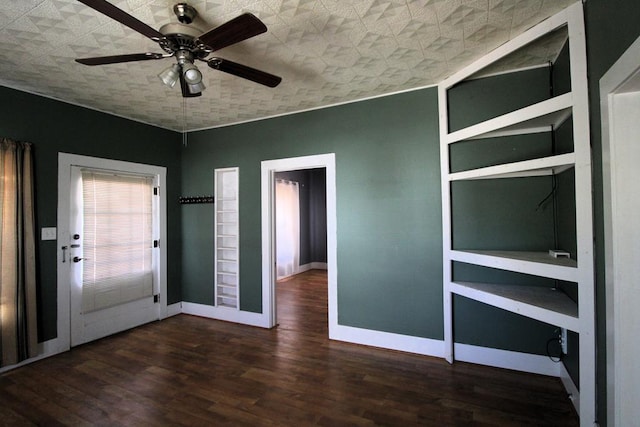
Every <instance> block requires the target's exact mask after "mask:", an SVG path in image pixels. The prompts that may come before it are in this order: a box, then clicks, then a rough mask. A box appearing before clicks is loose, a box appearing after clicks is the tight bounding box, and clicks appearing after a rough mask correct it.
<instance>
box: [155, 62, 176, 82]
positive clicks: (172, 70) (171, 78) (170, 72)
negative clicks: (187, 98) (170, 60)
mask: <svg viewBox="0 0 640 427" xmlns="http://www.w3.org/2000/svg"><path fill="white" fill-rule="evenodd" d="M158 77H159V78H160V80H162V83H164V84H165V85H167V86H169V87H174V86H175V85H176V82H177V81H178V80H179V79H180V66H179V65H178V64H173V65H172V66H171V67H169V68H167V69H166V70H164V71H162V72H161V73H160V74H158Z"/></svg>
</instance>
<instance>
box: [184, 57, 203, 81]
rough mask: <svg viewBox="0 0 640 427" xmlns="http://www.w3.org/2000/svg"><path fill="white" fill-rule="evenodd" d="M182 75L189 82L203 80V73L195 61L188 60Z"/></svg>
mask: <svg viewBox="0 0 640 427" xmlns="http://www.w3.org/2000/svg"><path fill="white" fill-rule="evenodd" d="M182 76H183V77H184V80H185V81H186V82H187V84H190V85H195V84H198V83H200V82H202V73H201V72H200V70H198V67H196V66H195V65H194V64H193V63H191V62H187V63H185V64H183V65H182Z"/></svg>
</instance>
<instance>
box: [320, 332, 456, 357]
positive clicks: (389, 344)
mask: <svg viewBox="0 0 640 427" xmlns="http://www.w3.org/2000/svg"><path fill="white" fill-rule="evenodd" d="M330 338H331V339H332V340H336V341H344V342H348V343H352V344H360V345H367V346H371V347H378V348H386V349H389V350H398V351H404V352H407V353H415V354H421V355H423V356H434V357H443V355H444V342H443V341H441V340H434V339H430V338H421V337H413V336H410V335H402V334H395V333H392V332H381V331H374V330H372V329H363V328H356V327H353V326H344V325H337V326H336V327H335V328H334V329H333V330H332V331H331V333H330Z"/></svg>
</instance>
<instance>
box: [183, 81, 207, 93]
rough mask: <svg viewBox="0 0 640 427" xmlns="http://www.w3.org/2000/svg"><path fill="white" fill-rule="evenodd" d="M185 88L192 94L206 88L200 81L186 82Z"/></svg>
mask: <svg viewBox="0 0 640 427" xmlns="http://www.w3.org/2000/svg"><path fill="white" fill-rule="evenodd" d="M187 88H188V89H189V92H190V93H192V94H196V93H200V92H202V91H203V90H205V89H206V87H205V85H204V83H203V82H202V81H200V82H198V83H194V84H190V83H187Z"/></svg>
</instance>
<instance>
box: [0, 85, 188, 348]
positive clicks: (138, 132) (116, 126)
mask: <svg viewBox="0 0 640 427" xmlns="http://www.w3.org/2000/svg"><path fill="white" fill-rule="evenodd" d="M0 99H2V103H0V136H2V137H5V138H12V139H15V140H21V141H28V142H32V143H33V146H34V155H35V158H34V166H35V187H36V221H37V224H36V225H37V233H36V236H40V228H41V227H55V226H56V224H57V204H58V184H57V183H58V166H57V165H58V152H65V153H73V154H81V155H87V156H95V157H103V158H108V159H116V160H125V161H132V162H139V163H147V164H153V165H158V166H165V167H167V187H168V188H167V197H168V217H167V228H168V236H167V245H168V251H169V252H168V257H169V260H170V261H171V260H179V259H180V257H181V255H180V252H181V243H180V242H181V237H180V213H181V212H180V209H179V207H178V203H177V201H176V200H177V198H178V197H179V194H180V177H181V174H180V168H181V166H180V140H181V136H180V134H178V133H176V132H171V131H168V130H164V129H160V128H157V127H154V126H149V125H145V124H141V123H138V122H133V121H131V120H126V119H122V118H119V117H115V116H113V115H109V114H104V113H100V112H97V111H94V110H89V109H86V108H81V107H77V106H73V105H70V104H66V103H63V102H59V101H54V100H51V99H48V98H43V97H40V96H35V95H31V94H28V93H25V92H20V91H16V90H13V89H8V88H6V87H0ZM57 246H58V245H57V244H56V242H55V241H38V246H37V249H38V255H39V260H38V277H39V308H40V310H39V314H40V319H39V321H40V325H39V330H40V339H41V340H47V339H51V338H55V337H56V336H57V332H56V321H57V317H56V310H57V305H56V304H57V291H56V289H57V287H56V254H57V252H56V251H57ZM180 277H181V268H180V263H178V262H169V265H168V302H169V303H172V302H178V301H180V300H181V292H180Z"/></svg>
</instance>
